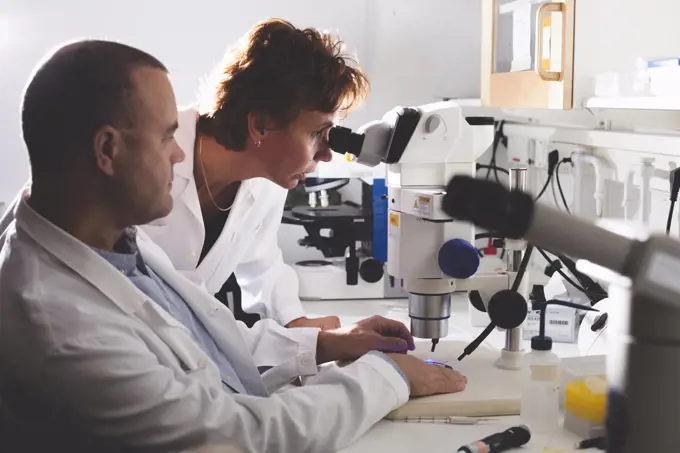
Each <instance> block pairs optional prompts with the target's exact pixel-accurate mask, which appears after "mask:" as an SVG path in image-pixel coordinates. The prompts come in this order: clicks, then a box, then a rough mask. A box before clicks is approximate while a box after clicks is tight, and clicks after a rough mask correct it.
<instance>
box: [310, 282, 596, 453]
mask: <svg viewBox="0 0 680 453" xmlns="http://www.w3.org/2000/svg"><path fill="white" fill-rule="evenodd" d="M303 305H304V307H305V310H306V311H307V315H308V316H310V317H315V316H328V315H336V316H338V317H340V321H341V322H342V324H343V325H348V324H353V323H355V322H357V321H359V320H361V319H364V318H367V317H369V316H372V315H382V316H384V317H386V318H391V319H396V320H398V321H401V322H403V323H405V324H406V325H407V326H408V325H409V319H408V305H407V301H406V299H376V300H351V301H342V300H337V301H306V302H304V303H303ZM481 331H482V328H473V327H471V326H470V321H469V316H468V302H467V300H466V299H465V298H463V297H462V296H457V295H454V296H453V297H452V304H451V321H450V323H449V335H450V336H455V337H457V338H458V339H460V338H461V335H464V336H467V337H469V338H470V340H472V339H473V338H474V337H476V336H477V335H478V334H479V333H480V332H481ZM442 341H446V339H444V340H442ZM504 342H505V334H504V333H503V332H500V331H494V332H493V333H492V334H491V335H489V337H488V338H487V341H486V344H488V345H489V346H492V347H494V348H496V349H499V350H500V349H501V348H502V347H503V345H504ZM528 348H529V344H528V341H527V342H525V349H528ZM553 350H554V352H555V353H556V354H558V355H560V356H561V357H573V356H578V355H579V351H578V348H577V346H576V345H575V344H561V343H555V344H554V346H553ZM517 424H519V417H517V416H515V417H500V418H497V419H494V420H493V421H488V422H480V423H479V424H477V425H447V424H439V423H437V424H431V423H430V424H428V423H423V424H419V423H405V422H398V421H388V420H383V421H381V422H379V423H378V424H377V425H375V426H374V427H373V428H372V429H371V430H370V431H369V432H368V433H367V434H366V435H364V436H363V437H362V438H361V439H359V441H357V442H356V443H355V444H354V445H352V446H350V447H348V448H346V449H345V450H343V452H346V453H369V452H385V453H411V452H421V451H426V452H427V453H439V452H441V453H452V452H455V451H456V450H457V449H458V448H459V447H460V446H462V445H464V444H467V443H469V442H473V441H475V440H479V439H481V438H484V437H486V436H489V435H491V434H493V433H496V432H499V431H503V430H505V429H507V428H509V427H511V426H515V425H517ZM577 440H579V439H578V437H577V436H575V435H572V434H570V433H568V432H566V431H558V432H556V433H553V434H550V435H533V437H532V439H531V441H530V442H529V443H528V444H527V445H526V446H524V447H523V448H522V449H520V450H518V451H522V452H524V453H543V451H544V450H543V448H544V447H552V448H555V449H561V450H562V451H564V452H571V451H572V450H573V446H574V443H575V442H576V441H577ZM580 451H583V452H590V451H598V450H580Z"/></svg>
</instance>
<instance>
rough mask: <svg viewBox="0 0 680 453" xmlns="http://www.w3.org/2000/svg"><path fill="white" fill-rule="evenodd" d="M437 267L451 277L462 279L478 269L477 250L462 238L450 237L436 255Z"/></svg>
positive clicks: (473, 273) (470, 275)
mask: <svg viewBox="0 0 680 453" xmlns="http://www.w3.org/2000/svg"><path fill="white" fill-rule="evenodd" d="M437 259H438V262H439V269H441V271H442V272H443V273H445V274H446V275H448V276H449V277H451V278H457V279H459V280H463V279H466V278H470V277H472V276H473V275H475V272H477V269H479V252H477V249H476V248H475V246H474V245H472V244H470V243H469V242H468V241H466V240H464V239H451V240H450V241H448V242H446V243H445V244H444V245H442V246H441V248H440V249H439V255H438V257H437Z"/></svg>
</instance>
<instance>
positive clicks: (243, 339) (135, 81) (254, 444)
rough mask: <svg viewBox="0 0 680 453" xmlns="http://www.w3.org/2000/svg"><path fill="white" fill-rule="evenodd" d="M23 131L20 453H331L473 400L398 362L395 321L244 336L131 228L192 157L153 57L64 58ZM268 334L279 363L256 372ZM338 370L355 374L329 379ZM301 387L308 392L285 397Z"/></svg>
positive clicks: (14, 264)
mask: <svg viewBox="0 0 680 453" xmlns="http://www.w3.org/2000/svg"><path fill="white" fill-rule="evenodd" d="M22 128H23V136H24V140H25V142H26V146H27V148H28V152H29V158H30V162H31V173H32V188H31V193H30V195H29V196H28V197H27V198H26V199H24V200H21V201H20V202H19V203H18V205H17V207H16V210H15V211H14V218H15V220H14V221H13V222H12V223H11V224H10V225H9V226H8V228H7V230H6V232H5V242H4V244H3V246H2V251H1V252H0V369H1V370H2V373H0V398H1V399H2V401H3V406H4V409H5V411H4V412H3V413H4V414H5V419H4V420H3V421H2V423H0V427H2V429H3V430H4V431H5V432H2V433H0V439H2V441H3V442H4V443H5V445H4V446H5V447H9V448H8V449H9V450H10V451H28V452H32V451H35V452H38V451H41V452H44V451H69V452H79V451H88V452H91V451H97V452H101V451H145V452H168V451H184V450H195V449H199V448H204V447H211V448H212V451H234V450H236V451H243V452H261V453H267V452H275V451H276V452H279V451H290V452H313V451H319V452H327V451H333V450H336V449H339V448H342V447H343V446H345V445H347V444H349V443H350V442H352V441H354V440H356V439H357V437H358V436H360V435H361V434H362V433H364V432H365V431H366V430H367V429H368V428H369V427H370V426H371V425H372V424H374V423H375V422H377V421H378V420H380V419H381V418H382V417H383V416H385V415H386V414H387V413H388V412H389V411H391V410H393V409H394V408H396V407H397V406H399V405H400V404H402V403H404V402H405V401H406V400H407V398H408V396H409V390H410V394H411V395H427V394H434V393H442V392H454V391H459V390H462V389H463V388H464V386H465V378H464V377H462V376H461V375H459V374H458V373H456V372H454V371H451V370H447V369H445V368H441V367H438V366H429V365H426V364H424V363H423V362H422V361H420V360H418V359H415V358H413V357H412V356H408V355H406V354H404V352H406V350H407V349H411V348H413V339H412V337H411V336H410V335H409V334H408V332H407V330H406V328H405V327H404V326H403V325H401V324H399V323H396V322H393V321H389V320H385V319H383V318H370V319H368V320H365V321H362V322H360V323H358V324H357V325H355V326H352V327H349V328H345V329H343V330H329V331H323V332H319V330H318V329H312V328H299V329H285V328H283V327H282V326H279V325H277V324H276V323H275V322H274V321H271V320H263V321H261V322H259V323H257V325H256V327H254V328H252V329H247V328H246V327H245V326H244V325H243V324H242V323H239V322H236V321H235V320H234V318H233V315H232V314H231V312H230V311H229V310H228V309H226V308H225V307H224V306H223V305H222V304H220V303H219V302H218V301H217V300H216V299H214V298H213V297H212V296H210V295H209V294H208V293H207V292H205V291H204V289H203V288H201V287H199V286H197V285H195V284H194V283H192V282H191V281H189V280H188V279H186V278H185V277H184V276H182V275H181V274H179V273H178V272H177V271H176V270H175V269H174V268H173V267H172V264H171V262H170V260H169V259H168V257H167V255H165V254H164V253H163V252H162V250H161V249H160V248H158V247H157V246H155V245H154V244H153V243H152V242H151V241H149V240H148V239H147V238H146V237H145V236H144V235H143V234H142V233H141V232H138V231H137V230H136V229H135V228H134V227H133V225H138V224H145V223H148V222H151V221H153V220H155V219H158V218H161V217H163V216H165V215H167V214H168V212H170V210H171V209H172V205H173V200H172V197H171V195H170V191H171V187H172V174H173V169H172V167H173V165H174V164H176V163H178V162H180V161H181V160H182V159H183V158H184V156H183V152H182V150H181V149H180V148H179V147H178V146H177V143H176V142H175V139H174V132H175V130H176V128H177V110H176V107H175V98H174V94H173V91H172V87H171V85H170V82H169V79H168V76H167V72H166V70H165V68H164V67H163V65H162V64H161V63H160V62H158V60H156V59H155V58H153V57H151V56H150V55H148V54H146V53H144V52H141V51H139V50H137V49H134V48H131V47H128V46H124V45H121V44H116V43H112V42H106V41H80V42H76V43H72V44H69V45H66V46H64V47H62V48H61V49H59V50H58V51H57V52H56V53H54V54H53V55H52V56H50V57H49V58H48V59H47V60H46V61H45V63H44V64H42V65H41V66H40V68H39V69H38V70H37V72H36V73H35V75H34V76H33V78H32V80H31V81H30V83H29V85H28V87H27V89H26V92H25V96H24V101H23V107H22ZM303 337H307V339H308V338H309V337H312V338H313V339H314V341H313V344H314V346H315V347H314V348H309V347H307V346H306V345H308V344H309V341H306V340H305V341H303ZM271 338H276V341H277V342H278V344H280V345H281V346H282V350H284V351H285V353H282V354H281V362H280V365H278V366H276V367H274V368H273V369H271V370H270V371H268V372H267V373H265V374H264V375H262V376H261V375H260V373H259V372H258V369H257V366H258V365H259V364H260V361H259V357H260V356H261V355H262V353H263V352H267V351H263V348H262V345H263V344H266V341H265V340H269V342H270V343H271ZM378 349H380V350H383V351H386V352H388V353H387V354H385V353H381V352H377V351H375V350H378ZM335 360H343V361H351V360H354V362H353V363H351V364H349V365H346V366H344V367H338V366H336V365H329V366H327V367H324V368H323V369H322V370H321V371H320V372H319V371H318V368H317V365H318V364H321V363H325V362H332V361H335ZM299 375H303V376H309V379H308V381H307V383H306V384H305V385H304V386H303V387H300V388H281V387H282V384H283V383H285V382H288V381H289V380H291V379H293V378H294V377H296V376H299ZM274 391H275V393H272V392H274Z"/></svg>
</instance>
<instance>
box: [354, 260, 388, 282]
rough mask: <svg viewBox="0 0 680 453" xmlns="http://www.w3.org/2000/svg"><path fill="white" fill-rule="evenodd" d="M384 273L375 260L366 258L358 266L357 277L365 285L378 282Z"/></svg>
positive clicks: (379, 263)
mask: <svg viewBox="0 0 680 453" xmlns="http://www.w3.org/2000/svg"><path fill="white" fill-rule="evenodd" d="M384 273H385V269H384V268H383V265H382V263H381V262H380V261H378V260H377V259H375V258H368V259H366V260H364V261H363V262H362V263H361V265H360V266H359V275H360V276H361V278H362V279H363V280H364V281H365V282H367V283H377V282H379V281H380V279H381V278H383V275H384Z"/></svg>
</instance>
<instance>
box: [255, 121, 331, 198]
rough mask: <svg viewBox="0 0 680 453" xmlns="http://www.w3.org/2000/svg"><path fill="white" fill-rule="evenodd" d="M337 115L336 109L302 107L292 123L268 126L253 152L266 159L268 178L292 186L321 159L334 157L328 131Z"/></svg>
mask: <svg viewBox="0 0 680 453" xmlns="http://www.w3.org/2000/svg"><path fill="white" fill-rule="evenodd" d="M333 118H334V114H333V113H324V112H318V111H311V110H302V111H301V112H300V114H299V115H298V117H297V118H296V119H295V121H293V122H292V123H291V124H290V125H288V127H285V128H282V129H277V128H274V129H268V130H267V131H266V133H265V137H264V140H262V143H261V145H260V147H253V148H252V150H250V151H249V152H252V153H253V154H254V155H255V156H256V157H257V159H258V161H259V162H261V163H262V166H263V167H264V169H265V173H266V175H267V176H266V177H267V179H269V180H270V181H272V182H274V183H276V184H278V185H279V186H281V187H283V188H285V189H292V188H293V187H295V186H297V184H298V182H300V181H301V180H303V179H304V178H305V176H306V175H307V174H308V173H311V172H313V171H314V169H316V164H317V163H318V162H329V161H330V160H331V159H332V154H331V149H330V148H329V147H328V131H329V130H330V128H331V127H332V126H333Z"/></svg>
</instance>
